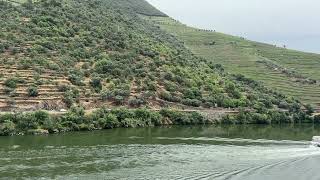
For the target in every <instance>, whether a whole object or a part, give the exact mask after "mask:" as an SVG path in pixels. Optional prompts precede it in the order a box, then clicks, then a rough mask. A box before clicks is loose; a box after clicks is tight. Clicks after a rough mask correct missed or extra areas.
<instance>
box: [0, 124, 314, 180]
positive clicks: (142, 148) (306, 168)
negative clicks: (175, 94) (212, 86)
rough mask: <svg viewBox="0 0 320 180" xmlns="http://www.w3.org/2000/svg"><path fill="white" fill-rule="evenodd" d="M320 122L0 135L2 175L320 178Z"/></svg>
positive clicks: (152, 177)
mask: <svg viewBox="0 0 320 180" xmlns="http://www.w3.org/2000/svg"><path fill="white" fill-rule="evenodd" d="M315 135H320V127H319V126H311V125H304V126H302V125H300V126H299V125H298V126H253V125H248V126H210V127H170V128H143V129H115V130H107V131H100V132H93V133H70V134H64V135H54V136H47V137H46V136H37V137H36V136H27V137H1V138H0V144H1V146H0V178H15V177H25V178H31V179H38V178H57V179H79V178H80V179H102V178H103V179H252V180H259V179H272V180H273V179H284V180H285V179H290V180H292V179H315V180H316V179H320V173H319V172H318V168H317V167H318V164H319V163H318V162H320V161H319V160H320V149H319V148H316V147H313V146H310V140H311V139H312V137H313V136H315Z"/></svg>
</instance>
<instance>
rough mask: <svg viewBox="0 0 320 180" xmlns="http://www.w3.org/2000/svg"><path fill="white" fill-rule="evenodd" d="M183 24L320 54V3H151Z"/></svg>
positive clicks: (168, 0) (295, 0)
mask: <svg viewBox="0 0 320 180" xmlns="http://www.w3.org/2000/svg"><path fill="white" fill-rule="evenodd" d="M148 1H149V2H150V3H151V4H153V5H154V6H156V7H157V8H158V9H160V10H161V11H163V12H165V13H167V14H168V15H169V16H171V17H173V18H175V19H178V20H180V21H181V22H183V23H185V24H188V25H191V26H195V27H199V28H205V29H214V30H217V31H219V32H224V33H228V34H233V35H239V36H243V37H246V38H248V39H251V40H257V41H263V42H268V43H271V44H278V45H283V44H286V45H287V46H288V48H293V49H299V50H305V51H311V52H318V53H320V0H148Z"/></svg>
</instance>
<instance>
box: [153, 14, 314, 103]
mask: <svg viewBox="0 0 320 180" xmlns="http://www.w3.org/2000/svg"><path fill="white" fill-rule="evenodd" d="M147 19H151V20H153V21H154V22H155V23H156V24H158V25H159V26H161V27H162V28H163V29H165V30H167V31H168V32H169V33H172V34H174V35H176V36H177V37H178V38H179V39H180V40H181V41H183V42H185V45H186V46H187V47H188V48H189V49H190V50H191V51H192V52H193V53H195V54H196V55H198V56H201V57H204V58H206V59H208V60H211V61H213V62H215V63H218V64H222V65H223V67H224V68H225V69H226V71H228V72H231V73H235V74H238V73H239V74H243V75H245V76H246V77H249V78H252V79H254V80H257V81H260V82H262V83H263V84H265V85H266V86H267V87H269V88H272V89H275V90H278V91H280V92H282V93H283V94H286V95H289V96H293V97H296V98H298V99H299V100H301V101H302V102H303V103H305V104H308V103H309V104H313V105H314V106H320V83H319V82H320V71H319V69H320V55H319V54H312V53H304V52H300V51H294V50H289V49H285V48H279V47H275V46H272V45H268V44H263V43H258V42H253V41H249V40H246V39H244V38H240V37H235V36H230V35H226V34H222V33H218V32H213V31H210V30H201V29H196V28H191V27H188V26H186V25H183V24H181V23H179V22H177V21H175V20H173V19H171V18H160V17H153V18H151V17H148V18H147Z"/></svg>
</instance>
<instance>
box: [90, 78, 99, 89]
mask: <svg viewBox="0 0 320 180" xmlns="http://www.w3.org/2000/svg"><path fill="white" fill-rule="evenodd" d="M90 85H91V87H93V88H94V89H95V91H96V92H100V91H101V89H102V83H101V78H98V77H95V78H93V79H91V81H90Z"/></svg>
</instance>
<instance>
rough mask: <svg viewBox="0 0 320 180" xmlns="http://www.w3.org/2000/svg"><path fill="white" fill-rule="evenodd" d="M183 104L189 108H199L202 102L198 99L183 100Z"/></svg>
mask: <svg viewBox="0 0 320 180" xmlns="http://www.w3.org/2000/svg"><path fill="white" fill-rule="evenodd" d="M182 104H184V105H187V106H193V107H199V106H200V105H201V101H199V100H197V99H183V100H182Z"/></svg>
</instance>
